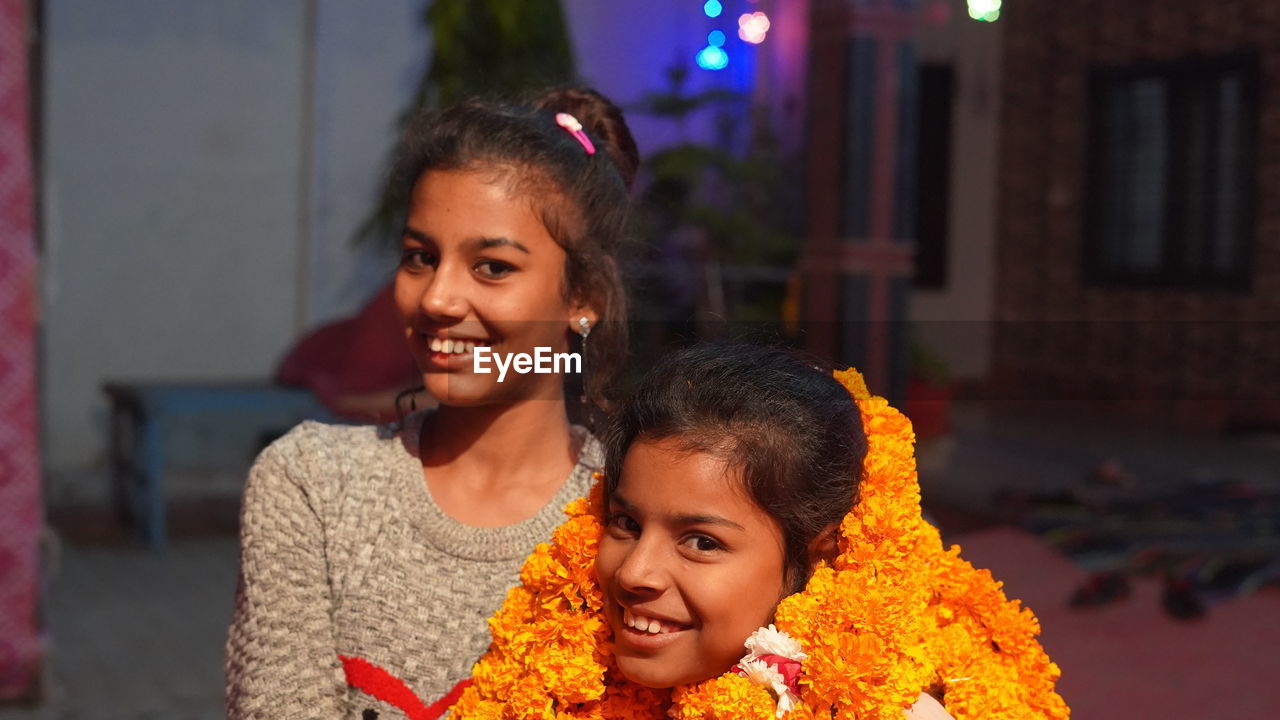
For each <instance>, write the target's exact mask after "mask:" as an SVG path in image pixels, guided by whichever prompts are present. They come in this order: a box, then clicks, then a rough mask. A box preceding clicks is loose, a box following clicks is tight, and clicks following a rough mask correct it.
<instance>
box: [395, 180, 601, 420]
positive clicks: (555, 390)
mask: <svg viewBox="0 0 1280 720" xmlns="http://www.w3.org/2000/svg"><path fill="white" fill-rule="evenodd" d="M401 244H402V253H401V259H400V268H399V271H398V272H397V274H396V287H395V297H396V305H397V307H398V308H399V311H400V317H401V319H402V321H403V323H404V332H405V337H406V338H407V339H408V341H409V348H410V351H411V352H412V353H413V355H414V359H415V360H417V363H418V367H419V369H421V370H422V373H423V384H424V385H425V386H426V388H427V391H428V392H430V393H431V394H432V396H434V397H435V398H436V399H437V400H439V401H440V402H441V403H443V404H446V405H484V404H491V403H500V402H512V401H517V400H524V399H547V400H559V399H562V397H563V389H562V388H563V384H562V379H561V375H560V374H558V373H552V374H538V373H525V374H521V373H518V372H516V371H515V369H514V366H512V367H511V368H509V369H508V371H507V373H506V376H505V378H503V379H502V381H501V382H499V373H498V365H497V363H496V362H495V361H494V359H493V358H494V356H496V355H503V356H506V355H508V354H511V353H527V354H530V355H533V354H534V351H535V348H538V347H546V348H551V351H550V352H552V353H557V352H559V353H563V352H568V344H569V341H568V331H569V328H570V327H574V328H576V327H577V326H578V325H577V322H578V319H579V318H581V317H584V316H585V317H586V318H587V320H588V321H589V322H590V323H591V325H595V322H596V319H597V315H596V313H595V312H594V311H593V310H592V309H591V308H590V307H588V306H587V305H585V304H583V303H576V302H570V301H566V300H565V298H564V293H563V292H562V287H563V283H564V282H565V279H564V266H565V251H564V250H563V249H562V248H561V247H560V246H559V245H558V244H557V243H556V241H555V240H554V239H553V238H552V237H551V234H550V233H549V232H547V229H546V227H545V226H544V225H543V224H542V219H541V218H540V217H539V216H538V214H537V213H536V212H535V211H534V207H533V204H532V203H531V201H529V200H528V199H527V198H523V197H516V196H513V195H511V194H510V193H509V192H508V187H507V183H506V182H505V181H504V180H503V178H502V174H501V173H500V172H484V171H474V170H450V171H437V170H431V171H428V172H427V173H425V174H424V175H423V176H422V177H421V178H420V179H419V180H418V182H417V184H416V185H415V186H414V188H413V195H412V198H411V201H410V205H409V217H408V220H407V222H406V223H405V230H404V236H403V238H402V240H401ZM446 341H448V342H447V343H446ZM475 346H485V347H487V348H488V352H489V353H490V359H489V361H488V362H487V364H486V365H487V368H488V369H489V370H490V373H488V374H485V373H480V372H476V371H475V367H474V363H473V360H474V359H475V350H474V348H475ZM482 352H484V351H482Z"/></svg>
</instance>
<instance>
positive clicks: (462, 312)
mask: <svg viewBox="0 0 1280 720" xmlns="http://www.w3.org/2000/svg"><path fill="white" fill-rule="evenodd" d="M464 280H465V278H461V277H458V273H457V272H456V270H455V269H454V268H453V267H449V266H446V265H445V264H444V263H441V264H440V267H439V268H437V269H436V271H435V272H434V273H432V277H431V281H430V282H429V283H428V284H427V286H426V288H425V289H424V290H423V292H422V311H423V312H424V313H426V314H427V316H428V317H431V318H432V319H434V320H437V321H458V320H461V319H463V318H465V317H466V316H467V312H468V310H469V305H468V303H467V300H466V296H465V294H464V293H463V288H464V287H465V282H464Z"/></svg>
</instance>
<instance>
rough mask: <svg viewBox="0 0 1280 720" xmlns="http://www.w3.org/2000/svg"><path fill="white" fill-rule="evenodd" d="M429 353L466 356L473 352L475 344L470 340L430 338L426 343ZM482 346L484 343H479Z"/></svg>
mask: <svg viewBox="0 0 1280 720" xmlns="http://www.w3.org/2000/svg"><path fill="white" fill-rule="evenodd" d="M427 344H428V345H429V346H430V347H431V352H438V353H449V354H452V355H466V354H468V353H470V352H471V351H472V350H475V348H476V343H475V342H474V341H471V340H454V339H452V338H444V339H440V338H438V337H433V338H431V339H430V340H429V341H428V343H427ZM480 344H481V345H483V344H484V343H480Z"/></svg>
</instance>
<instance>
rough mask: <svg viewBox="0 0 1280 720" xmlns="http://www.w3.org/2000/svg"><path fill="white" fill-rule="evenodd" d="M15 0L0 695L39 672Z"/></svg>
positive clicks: (26, 177) (10, 15) (28, 189)
mask: <svg viewBox="0 0 1280 720" xmlns="http://www.w3.org/2000/svg"><path fill="white" fill-rule="evenodd" d="M27 23H28V18H27V14H26V3H25V2H24V0H0V698H12V697H18V696H21V695H24V694H25V693H27V692H28V691H29V690H31V689H32V687H33V686H34V683H35V680H36V678H37V677H38V676H39V671H40V642H39V636H38V628H37V627H36V601H37V588H38V578H37V541H38V538H39V532H40V524H41V509H40V457H39V445H38V440H37V437H38V436H37V428H36V334H35V315H36V290H35V288H36V255H35V237H34V234H33V218H34V215H35V213H34V211H33V202H34V195H33V188H32V178H33V176H32V172H31V132H30V126H29V121H30V93H29V87H28V76H27V27H28V25H27Z"/></svg>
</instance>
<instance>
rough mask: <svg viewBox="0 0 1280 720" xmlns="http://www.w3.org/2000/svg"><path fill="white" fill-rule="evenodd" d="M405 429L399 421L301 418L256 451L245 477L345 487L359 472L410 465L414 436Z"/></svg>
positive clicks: (394, 470) (366, 474)
mask: <svg viewBox="0 0 1280 720" xmlns="http://www.w3.org/2000/svg"><path fill="white" fill-rule="evenodd" d="M407 430H408V428H407V426H402V425H401V424H393V425H344V424H339V423H326V422H317V421H314V420H307V421H304V422H302V423H300V424H298V425H296V426H295V427H294V428H293V429H291V430H289V432H287V433H285V434H284V435H282V436H280V437H279V438H277V439H276V440H275V441H274V442H272V443H271V444H270V445H268V446H267V447H266V448H265V449H264V450H263V451H262V452H261V453H260V454H259V455H258V458H257V460H255V461H254V465H253V469H252V470H251V471H250V481H251V482H252V481H253V480H254V478H255V476H264V478H278V479H280V480H283V481H285V482H288V483H289V484H291V485H298V486H303V487H305V488H310V489H312V490H319V489H322V488H323V487H325V486H333V487H349V486H350V485H351V484H352V483H353V482H357V481H359V479H360V478H367V477H370V476H377V475H386V474H392V475H394V474H395V473H397V472H399V471H402V470H403V469H404V468H405V467H407V466H410V463H412V462H413V459H414V456H415V455H416V454H417V447H416V441H417V437H416V435H415V434H412V433H410V432H407ZM411 435H412V439H410V436H411Z"/></svg>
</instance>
